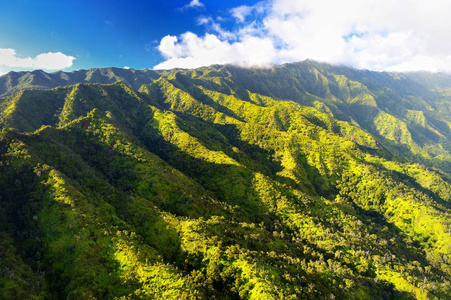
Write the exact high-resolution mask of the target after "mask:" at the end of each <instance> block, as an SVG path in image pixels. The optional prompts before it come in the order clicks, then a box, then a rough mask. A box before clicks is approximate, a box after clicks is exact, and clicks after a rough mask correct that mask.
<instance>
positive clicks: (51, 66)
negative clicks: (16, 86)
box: [0, 48, 75, 70]
mask: <svg viewBox="0 0 451 300" xmlns="http://www.w3.org/2000/svg"><path fill="white" fill-rule="evenodd" d="M74 60H75V57H73V56H68V55H65V54H63V53H61V52H56V53H53V52H48V53H43V54H39V55H37V56H36V57H34V58H31V57H27V58H19V57H17V54H16V50H14V49H9V48H8V49H1V48H0V66H5V67H9V68H24V69H44V70H60V69H65V68H68V67H71V66H72V64H73V61H74Z"/></svg>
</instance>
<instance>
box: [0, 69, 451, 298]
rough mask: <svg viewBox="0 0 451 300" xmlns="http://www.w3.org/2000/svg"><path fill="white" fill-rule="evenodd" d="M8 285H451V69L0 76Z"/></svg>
mask: <svg viewBox="0 0 451 300" xmlns="http://www.w3.org/2000/svg"><path fill="white" fill-rule="evenodd" d="M0 131H1V134H0V298H1V299H180V300H181V299H260V300H270V299H287V300H288V299H332V300H333V299H356V300H357V299H358V300H360V299H451V76H450V75H445V74H440V73H428V72H410V73H395V72H376V71H368V70H359V69H354V68H350V67H344V66H336V65H329V64H325V63H319V62H316V61H313V60H305V61H301V62H298V63H289V64H284V65H277V66H273V67H270V68H257V67H254V68H241V67H238V66H232V65H212V66H209V67H201V68H197V69H172V70H149V69H144V70H134V69H120V68H100V69H89V70H79V71H71V72H62V71H58V72H54V73H46V72H43V71H39V70H37V71H30V72H28V71H27V72H25V71H24V72H13V71H11V72H9V73H7V74H5V75H3V76H1V77H0Z"/></svg>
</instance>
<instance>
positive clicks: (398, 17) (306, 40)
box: [155, 0, 451, 72]
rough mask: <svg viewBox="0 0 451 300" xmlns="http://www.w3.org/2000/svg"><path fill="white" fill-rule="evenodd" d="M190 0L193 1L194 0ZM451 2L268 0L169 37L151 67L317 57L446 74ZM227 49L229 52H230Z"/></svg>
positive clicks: (450, 57)
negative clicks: (201, 29) (226, 20)
mask: <svg viewBox="0 0 451 300" xmlns="http://www.w3.org/2000/svg"><path fill="white" fill-rule="evenodd" d="M192 2H193V1H192ZM450 11H451V1H448V0H397V1H393V0H365V1H361V0H341V1H336V0H302V1H298V0H266V1H262V2H260V3H257V4H256V5H254V6H245V5H244V6H238V7H235V8H233V9H231V10H230V15H231V17H233V20H235V22H236V23H235V24H234V26H233V27H234V28H235V29H234V30H233V31H230V30H229V31H228V30H225V29H224V28H222V27H221V26H220V25H219V24H218V23H215V22H214V21H213V18H205V17H204V18H203V19H199V23H200V24H203V25H207V29H208V31H209V32H210V33H209V34H205V35H200V36H199V35H195V34H193V33H185V34H182V35H181V36H179V37H175V36H166V37H164V38H163V39H162V40H161V41H160V45H159V47H158V49H159V50H160V52H161V53H162V54H163V56H164V57H165V59H166V60H165V61H164V62H162V63H161V64H159V65H157V66H156V67H155V68H168V67H198V66H202V65H210V64H215V63H219V64H222V63H235V64H239V65H248V66H254V65H270V64H272V63H283V62H293V61H300V60H304V59H307V58H308V59H314V60H319V61H324V62H329V63H334V64H347V65H351V66H354V67H358V68H367V69H372V70H396V71H410V70H431V71H445V72H451V39H449V38H448V37H449V36H451V18H449V12H450ZM230 55H232V56H230Z"/></svg>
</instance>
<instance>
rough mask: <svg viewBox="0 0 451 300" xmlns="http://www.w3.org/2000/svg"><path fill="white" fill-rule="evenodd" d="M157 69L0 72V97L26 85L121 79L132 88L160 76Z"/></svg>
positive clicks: (41, 86) (36, 85) (112, 81)
mask: <svg viewBox="0 0 451 300" xmlns="http://www.w3.org/2000/svg"><path fill="white" fill-rule="evenodd" d="M160 73H163V72H158V71H152V70H149V69H144V70H133V69H120V68H100V69H99V68H96V69H89V70H79V71H73V72H62V71H58V72H54V73H46V72H44V71H42V70H36V71H32V72H9V73H7V74H5V75H2V76H0V97H4V96H7V95H10V94H13V93H15V92H18V91H21V90H26V89H52V88H55V87H61V86H68V85H74V84H77V83H101V84H110V83H114V82H116V81H123V82H124V83H126V84H127V85H129V86H130V87H132V88H134V89H139V88H140V87H141V86H142V85H143V84H150V83H151V82H152V81H153V80H155V79H157V78H159V77H160V75H159V74H160Z"/></svg>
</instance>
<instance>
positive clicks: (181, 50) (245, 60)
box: [154, 32, 276, 69]
mask: <svg viewBox="0 0 451 300" xmlns="http://www.w3.org/2000/svg"><path fill="white" fill-rule="evenodd" d="M158 50H159V51H160V52H161V54H162V55H163V56H164V57H165V58H166V61H164V62H162V63H161V64H159V65H156V66H155V67H154V69H171V68H177V67H178V68H195V67H199V66H207V65H210V64H213V63H215V64H216V63H217V64H236V65H241V66H267V65H268V64H269V62H270V61H272V60H273V59H275V55H276V49H275V48H274V45H273V43H272V40H271V39H269V38H258V37H253V36H246V37H244V38H243V39H241V41H239V42H235V43H229V42H228V41H221V40H220V39H219V38H218V37H217V36H216V35H214V34H206V35H205V36H203V37H199V36H197V35H195V34H194V33H192V32H187V33H184V34H182V35H181V36H180V39H179V38H177V37H175V36H169V35H168V36H166V37H164V38H163V39H162V40H161V43H160V45H159V46H158Z"/></svg>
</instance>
